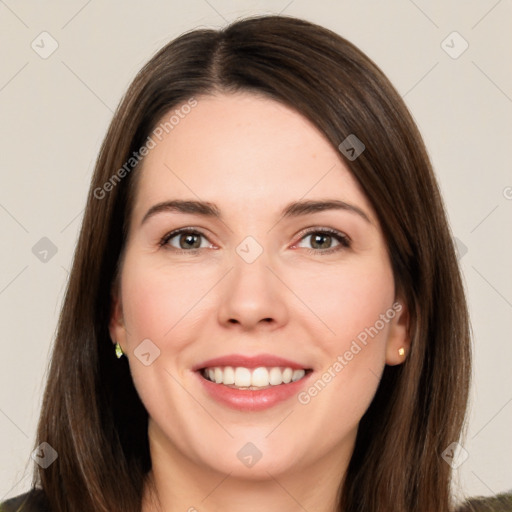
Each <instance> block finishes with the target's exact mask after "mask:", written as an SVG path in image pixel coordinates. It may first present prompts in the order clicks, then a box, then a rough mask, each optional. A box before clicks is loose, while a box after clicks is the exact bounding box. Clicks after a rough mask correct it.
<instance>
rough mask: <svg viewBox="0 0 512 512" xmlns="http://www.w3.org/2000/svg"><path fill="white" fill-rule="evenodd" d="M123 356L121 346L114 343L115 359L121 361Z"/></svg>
mask: <svg viewBox="0 0 512 512" xmlns="http://www.w3.org/2000/svg"><path fill="white" fill-rule="evenodd" d="M123 355H124V352H123V349H122V348H121V345H119V343H116V357H117V359H121V357H123Z"/></svg>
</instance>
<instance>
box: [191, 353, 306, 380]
mask: <svg viewBox="0 0 512 512" xmlns="http://www.w3.org/2000/svg"><path fill="white" fill-rule="evenodd" d="M215 366H232V367H233V368H236V367H237V366H242V367H244V368H258V367H260V366H265V367H267V368H272V367H274V366H282V367H288V368H291V369H292V370H302V369H303V370H308V369H309V370H310V369H311V368H309V367H308V366H307V365H303V364H301V363H298V362H296V361H292V360H290V359H284V358H282V357H279V356H275V355H273V354H258V355H254V356H245V355H243V354H229V355H226V356H221V357H216V358H214V359H208V361H203V362H202V363H200V364H198V365H196V366H194V367H193V368H192V370H193V371H198V370H202V369H203V368H213V367H215ZM298 382H299V381H298Z"/></svg>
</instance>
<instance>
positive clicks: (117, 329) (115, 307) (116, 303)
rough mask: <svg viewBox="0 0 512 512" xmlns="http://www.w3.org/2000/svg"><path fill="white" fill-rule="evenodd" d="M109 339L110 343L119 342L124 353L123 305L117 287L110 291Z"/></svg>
mask: <svg viewBox="0 0 512 512" xmlns="http://www.w3.org/2000/svg"><path fill="white" fill-rule="evenodd" d="M108 330H109V332H110V339H111V340H112V344H113V345H115V344H116V343H119V345H121V348H122V349H123V352H124V353H125V354H126V350H125V349H126V327H125V325H124V317H123V305H122V302H121V297H120V290H119V287H115V289H113V291H112V298H111V307H110V322H109V326H108Z"/></svg>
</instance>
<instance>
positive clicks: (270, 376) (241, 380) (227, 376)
mask: <svg viewBox="0 0 512 512" xmlns="http://www.w3.org/2000/svg"><path fill="white" fill-rule="evenodd" d="M305 374H306V371H305V370H293V369H292V368H281V367H272V368H265V367H264V366H261V367H259V368H244V367H241V366H239V367H237V368H233V367H232V366H224V367H219V366H216V367H214V368H205V369H204V370H203V376H204V377H206V378H207V379H208V380H211V381H212V382H216V383H217V384H226V385H231V384H232V385H234V386H236V387H251V386H254V387H258V388H261V387H266V386H269V385H270V386H277V385H279V384H283V383H284V384H288V383H289V382H295V381H297V380H299V379H302V377H304V375H305Z"/></svg>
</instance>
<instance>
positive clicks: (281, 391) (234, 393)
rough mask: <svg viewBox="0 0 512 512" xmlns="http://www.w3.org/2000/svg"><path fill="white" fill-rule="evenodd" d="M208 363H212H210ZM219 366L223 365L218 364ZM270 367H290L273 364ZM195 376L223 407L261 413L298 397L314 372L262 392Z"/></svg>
mask: <svg viewBox="0 0 512 512" xmlns="http://www.w3.org/2000/svg"><path fill="white" fill-rule="evenodd" d="M213 361H215V360H213ZM207 362H208V363H210V362H209V361H207ZM217 366H223V365H221V364H217ZM226 366H230V365H226ZM240 366H241V365H240ZM260 366H267V365H260ZM268 366H290V365H288V364H287V365H281V364H279V365H275V364H272V365H268ZM251 367H252V366H251ZM195 374H196V375H197V377H198V379H199V381H200V382H201V384H202V385H203V386H204V389H205V391H206V392H207V393H208V394H209V395H210V396H211V397H212V398H213V399H215V400H216V401H217V402H219V403H221V404H223V405H227V406H228V407H230V408H232V409H236V410H238V411H261V410H264V409H269V408H270V407H273V406H275V405H277V404H279V403H281V402H284V401H285V400H288V399H290V398H291V397H292V396H294V395H297V393H298V392H299V391H300V389H301V388H303V387H304V386H305V384H306V382H307V381H308V380H309V377H310V376H311V374H312V372H309V373H306V375H305V376H304V377H303V378H302V379H300V380H298V381H295V382H290V383H289V384H279V385H278V386H271V387H269V388H266V389H261V390H251V389H247V390H243V389H235V388H230V387H228V386H225V385H224V384H216V383H215V382H211V381H209V380H208V379H205V378H204V377H203V376H202V375H201V372H200V371H196V372H195Z"/></svg>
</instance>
